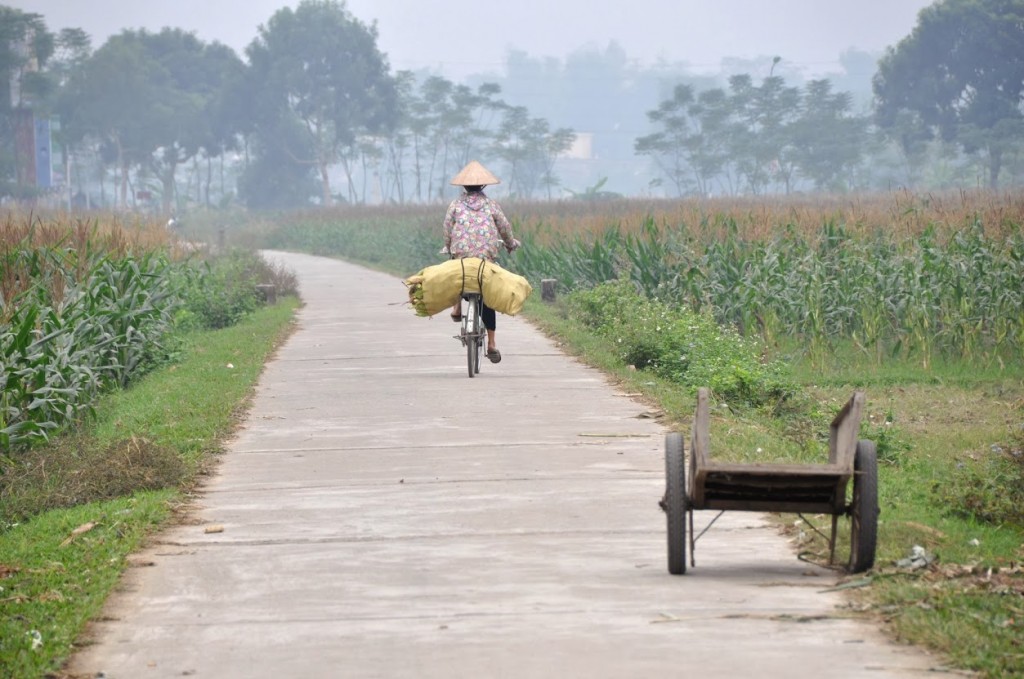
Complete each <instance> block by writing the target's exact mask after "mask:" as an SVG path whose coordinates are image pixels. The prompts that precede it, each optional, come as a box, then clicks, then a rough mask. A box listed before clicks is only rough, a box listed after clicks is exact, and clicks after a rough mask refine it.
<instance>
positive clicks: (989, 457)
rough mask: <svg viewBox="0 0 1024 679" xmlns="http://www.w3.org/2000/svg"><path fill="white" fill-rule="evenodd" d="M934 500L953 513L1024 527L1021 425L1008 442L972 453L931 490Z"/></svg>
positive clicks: (1022, 432) (1023, 435) (1023, 453)
mask: <svg viewBox="0 0 1024 679" xmlns="http://www.w3.org/2000/svg"><path fill="white" fill-rule="evenodd" d="M932 496H933V499H934V500H935V502H936V503H937V504H938V505H939V506H941V507H944V508H945V509H946V511H947V512H949V513H950V514H952V515H954V516H962V517H966V518H973V519H975V520H976V521H981V522H984V523H991V524H995V525H1000V524H1005V523H1008V524H1014V525H1017V526H1024V424H1020V425H1017V427H1016V429H1015V430H1014V431H1013V432H1012V433H1011V435H1010V438H1009V443H994V444H992V445H991V446H990V447H989V449H988V450H986V451H984V452H981V453H973V454H970V455H968V456H966V458H965V459H964V460H962V461H961V462H958V463H957V465H956V467H955V468H954V469H953V470H952V472H951V474H950V477H949V478H948V479H944V480H942V481H939V482H937V483H936V484H935V486H934V487H933V489H932Z"/></svg>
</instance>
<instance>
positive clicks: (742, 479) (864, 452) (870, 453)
mask: <svg viewBox="0 0 1024 679" xmlns="http://www.w3.org/2000/svg"><path fill="white" fill-rule="evenodd" d="M708 401H709V392H708V390H707V389H700V390H699V391H698V392H697V408H696V411H695V413H694V418H693V427H692V431H691V438H690V459H689V474H687V469H686V461H685V456H684V450H683V437H682V435H681V434H679V433H670V434H668V436H666V438H665V474H666V488H665V496H664V498H663V499H662V502H661V505H662V508H663V509H664V510H665V513H666V515H667V522H668V571H669V573H672V574H673V575H682V574H684V573H686V553H687V549H689V551H690V565H691V566H693V565H696V563H695V561H694V559H693V551H694V548H695V547H696V542H697V539H698V538H699V537H700V536H701V535H703V534H704V532H706V531H707V529H708V528H710V527H711V524H713V523H714V522H715V520H717V519H718V517H719V516H721V513H722V512H724V511H726V510H740V511H757V512H794V513H798V514H812V513H813V514H831V516H832V532H831V535H830V536H828V539H829V560H830V562H834V560H835V549H836V532H837V530H838V528H839V519H840V517H842V516H849V517H850V525H851V535H850V560H849V562H848V563H847V569H848V570H849V571H850V572H853V573H859V572H862V571H866V570H868V569H869V568H871V566H872V565H873V564H874V561H875V541H876V535H877V530H878V460H877V452H876V448H875V444H874V443H873V442H872V441H868V440H863V439H862V440H858V439H857V434H858V431H859V429H860V419H861V411H862V410H863V408H864V393H863V392H860V391H858V392H855V393H854V394H853V396H852V397H851V398H850V400H849V401H848V402H847V403H846V405H845V406H843V409H842V410H841V411H840V412H839V414H838V415H836V417H835V419H834V420H833V421H832V425H831V427H830V431H829V459H828V464H770V463H768V464H762V463H758V464H744V463H738V464H735V463H728V462H715V461H713V460H712V459H711V453H710V450H709V435H708V429H709V422H710V414H709V412H708V407H709V406H708ZM851 479H852V481H853V483H852V492H850V493H849V494H848V493H847V490H848V486H849V485H850V484H849V482H850V481H851ZM687 482H689V483H687ZM703 509H711V510H719V514H718V516H715V517H714V519H712V520H711V523H709V524H708V526H707V528H705V529H704V531H703V532H701V535H697V536H694V530H693V512H694V510H703ZM688 536H689V537H688Z"/></svg>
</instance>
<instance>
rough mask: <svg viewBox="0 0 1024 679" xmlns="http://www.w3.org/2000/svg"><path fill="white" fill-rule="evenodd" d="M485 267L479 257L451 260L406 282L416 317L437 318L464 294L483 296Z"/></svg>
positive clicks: (436, 265)
mask: <svg viewBox="0 0 1024 679" xmlns="http://www.w3.org/2000/svg"><path fill="white" fill-rule="evenodd" d="M483 264H484V260H482V259H478V258H476V257H469V258H466V259H449V260H448V261H447V262H443V263H441V264H435V265H434V266H428V267H427V268H425V269H423V270H422V271H420V272H419V273H417V274H414V275H412V276H409V277H408V278H406V279H405V285H406V286H407V287H408V288H409V302H410V303H411V304H412V307H413V309H414V310H415V311H416V315H417V316H433V315H434V314H437V313H440V312H442V311H444V310H445V309H448V308H451V307H453V306H455V302H457V301H458V300H459V297H461V296H462V293H463V291H465V292H480V278H481V275H480V267H481V266H482V265H483ZM489 267H490V265H488V268H489Z"/></svg>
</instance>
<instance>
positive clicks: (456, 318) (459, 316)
mask: <svg viewBox="0 0 1024 679" xmlns="http://www.w3.org/2000/svg"><path fill="white" fill-rule="evenodd" d="M448 315H449V316H451V317H452V320H453V321H455V322H456V323H461V322H462V314H448Z"/></svg>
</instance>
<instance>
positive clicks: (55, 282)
mask: <svg viewBox="0 0 1024 679" xmlns="http://www.w3.org/2000/svg"><path fill="white" fill-rule="evenodd" d="M163 239H164V236H163V234H162V232H161V231H160V230H158V229H154V228H150V229H145V228H142V227H139V226H136V227H133V228H128V227H122V226H120V225H118V224H113V225H112V226H108V227H105V228H102V229H101V228H100V227H99V226H98V225H97V224H95V223H89V222H85V221H71V220H67V219H59V218H55V219H52V220H50V221H46V222H44V221H43V220H42V219H39V218H33V217H25V218H21V219H19V218H16V217H15V216H13V215H8V216H7V218H6V221H5V222H4V223H3V224H2V231H0V451H9V450H12V449H13V448H17V447H19V446H24V445H30V444H32V443H34V442H37V441H40V440H44V439H45V438H46V436H47V433H48V432H50V431H53V430H55V429H58V428H59V427H61V426H64V425H65V424H67V423H70V422H73V421H75V420H76V419H77V418H79V417H81V416H82V415H83V414H86V413H88V412H90V410H91V408H92V403H93V401H94V399H95V397H96V395H97V394H99V393H100V392H102V391H103V390H104V389H107V388H110V387H113V386H123V385H124V384H126V383H127V382H128V381H129V379H130V378H131V377H132V376H133V375H135V374H136V373H137V372H139V371H140V370H141V369H142V368H144V367H145V364H146V363H147V362H153V361H158V360H160V359H161V357H162V352H163V350H162V347H161V344H160V342H161V339H162V338H163V337H164V336H165V334H166V332H167V329H168V327H169V324H170V323H171V320H172V318H171V317H172V314H173V310H174V306H175V303H176V298H175V296H174V295H173V294H172V290H171V277H170V271H171V262H170V259H169V256H168V248H167V247H166V241H164V240H163Z"/></svg>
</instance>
